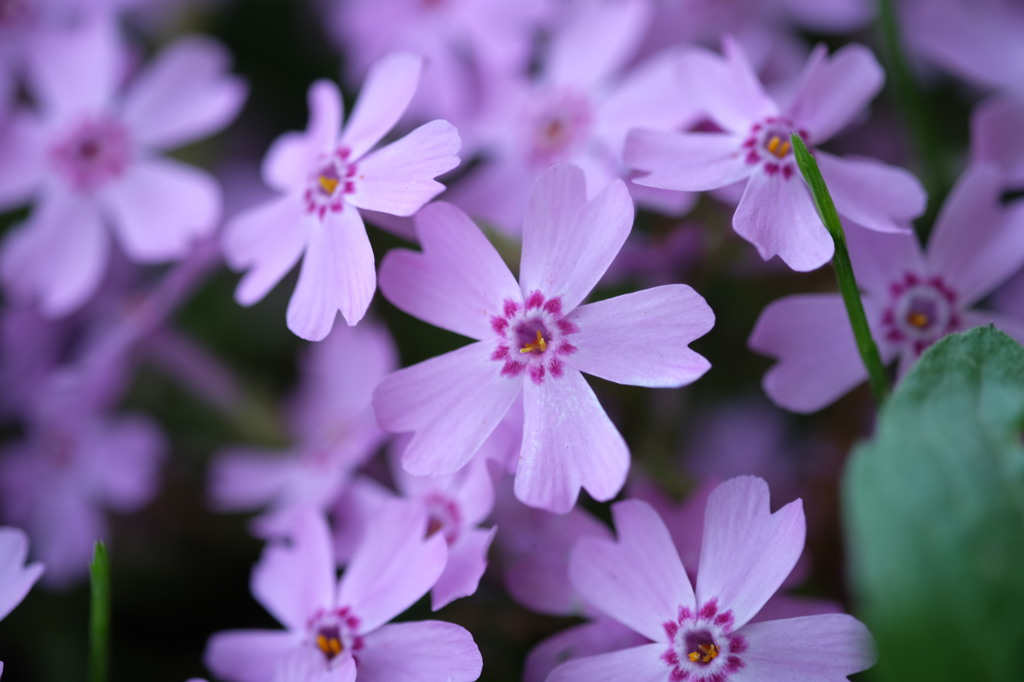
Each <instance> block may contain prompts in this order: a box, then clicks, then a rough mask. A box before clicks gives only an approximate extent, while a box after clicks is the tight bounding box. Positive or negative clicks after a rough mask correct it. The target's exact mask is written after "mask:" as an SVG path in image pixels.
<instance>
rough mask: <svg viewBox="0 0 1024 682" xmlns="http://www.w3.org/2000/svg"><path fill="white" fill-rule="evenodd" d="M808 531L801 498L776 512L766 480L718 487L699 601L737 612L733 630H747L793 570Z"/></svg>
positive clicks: (707, 522) (708, 522) (711, 501)
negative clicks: (715, 602)
mask: <svg viewBox="0 0 1024 682" xmlns="http://www.w3.org/2000/svg"><path fill="white" fill-rule="evenodd" d="M806 530H807V525H806V522H805V521H804V510H803V504H802V502H801V501H800V500H795V501H793V502H790V503H789V504H787V505H786V506H785V507H783V508H782V509H780V510H778V511H777V512H775V513H774V514H772V513H771V510H770V507H769V506H768V484H767V483H765V482H764V479H761V478H756V477H754V476H739V477H737V478H733V479H729V480H728V481H726V482H725V483H723V484H722V485H720V486H718V488H716V489H715V490H714V491H713V492H712V493H711V495H709V496H708V506H707V509H706V511H705V512H704V540H703V542H702V543H701V551H700V568H699V569H697V603H698V604H700V605H704V604H706V603H708V602H709V601H711V600H712V599H717V600H718V607H719V609H722V610H731V611H732V615H733V627H734V628H740V627H743V625H744V624H745V623H746V622H747V621H749V620H750V619H751V618H753V617H754V616H755V615H756V614H757V612H758V611H759V610H760V608H761V607H762V606H764V604H765V602H766V601H768V600H769V599H770V598H771V596H772V595H773V594H775V591H776V590H777V589H779V585H781V584H782V581H783V580H785V579H786V576H788V575H789V573H790V571H792V570H793V567H794V566H795V565H796V561H797V559H799V558H800V554H801V553H802V552H803V550H804V536H805V533H806Z"/></svg>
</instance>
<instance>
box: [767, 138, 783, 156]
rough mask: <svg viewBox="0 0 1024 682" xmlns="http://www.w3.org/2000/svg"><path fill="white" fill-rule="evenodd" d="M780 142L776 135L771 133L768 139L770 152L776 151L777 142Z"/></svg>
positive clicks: (777, 147) (777, 148)
mask: <svg viewBox="0 0 1024 682" xmlns="http://www.w3.org/2000/svg"><path fill="white" fill-rule="evenodd" d="M781 143H782V140H780V139H779V136H778V135H772V139H770V140H768V151H770V152H771V153H772V154H774V153H776V152H777V151H778V150H779V144H781Z"/></svg>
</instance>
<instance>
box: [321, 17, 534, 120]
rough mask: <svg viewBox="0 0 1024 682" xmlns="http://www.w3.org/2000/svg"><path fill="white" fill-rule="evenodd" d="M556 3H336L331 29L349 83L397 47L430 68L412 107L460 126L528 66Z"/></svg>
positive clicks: (416, 111) (416, 114) (329, 25)
mask: <svg viewBox="0 0 1024 682" xmlns="http://www.w3.org/2000/svg"><path fill="white" fill-rule="evenodd" d="M552 4H553V3H552V2H551V1H550V0H488V1H487V2H480V1H479V0H427V1H424V0H333V2H332V3H331V8H330V12H329V14H328V28H329V29H330V30H331V33H332V34H333V36H334V38H335V41H336V43H337V45H338V46H339V47H340V48H341V49H342V50H343V51H344V53H345V69H346V76H347V77H348V82H349V83H353V84H356V83H358V82H359V81H361V80H362V79H363V78H364V77H365V76H366V73H367V71H368V70H369V68H370V67H371V66H372V64H373V63H374V62H376V61H377V60H378V59H380V58H382V57H384V56H385V55H387V54H388V53H390V52H394V51H396V50H409V51H411V52H415V53H416V54H419V55H422V56H423V57H424V58H425V60H426V63H427V64H428V65H429V66H428V68H427V69H426V70H425V72H424V74H423V88H422V89H421V90H420V92H419V93H418V94H417V96H416V97H415V98H413V101H412V103H411V104H410V110H411V112H412V113H413V114H414V115H415V116H417V117H430V118H433V117H441V118H445V119H448V120H451V121H453V122H455V123H456V124H457V125H458V126H459V128H460V129H461V128H462V127H463V124H464V123H466V122H468V121H470V120H472V118H473V117H474V116H475V115H476V113H477V110H478V108H479V107H480V105H481V103H482V101H481V100H482V96H483V92H482V91H483V90H485V89H486V87H485V86H486V84H487V83H488V82H489V81H491V80H493V79H495V78H501V77H502V76H503V75H504V74H508V73H513V72H517V71H519V70H522V69H525V68H526V66H527V64H528V62H529V59H530V54H531V48H532V45H533V41H534V37H535V33H536V29H537V27H538V25H540V24H541V23H542V22H544V21H545V19H546V18H547V15H548V14H549V6H550V5H552Z"/></svg>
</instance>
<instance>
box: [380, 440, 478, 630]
mask: <svg viewBox="0 0 1024 682" xmlns="http://www.w3.org/2000/svg"><path fill="white" fill-rule="evenodd" d="M394 464H395V466H393V467H392V468H391V469H392V475H393V478H394V479H395V486H396V487H397V488H398V490H399V492H400V493H401V494H402V496H403V498H404V499H406V500H408V501H409V502H411V503H413V504H417V505H420V506H422V507H423V508H424V509H425V510H426V512H427V528H426V533H427V535H428V536H430V535H434V534H438V535H440V536H441V537H443V538H444V540H445V542H446V543H447V544H448V561H447V563H446V564H445V567H444V571H443V572H442V573H441V575H440V576H439V577H438V579H437V583H436V584H435V585H434V587H433V589H432V590H431V592H430V604H431V608H432V609H433V610H434V611H437V610H438V609H440V608H441V607H443V606H446V605H448V604H450V603H451V602H453V601H455V600H456V599H459V598H461V597H468V596H469V595H471V594H473V593H475V592H476V589H477V586H478V585H479V583H480V578H481V577H482V576H483V574H484V570H485V569H486V568H487V550H488V549H489V548H490V546H491V541H492V540H494V534H495V532H496V531H497V530H498V529H497V527H496V526H491V527H490V528H479V527H478V526H479V525H480V524H481V523H482V522H483V521H484V519H486V518H487V516H488V515H489V514H490V513H491V508H492V507H493V506H494V487H493V485H492V484H491V476H490V474H489V473H488V470H487V466H488V465H487V461H486V460H485V459H482V458H477V459H474V460H473V461H472V462H470V463H469V464H468V465H467V466H465V467H463V468H462V469H460V470H459V471H457V472H455V473H454V474H449V475H447V476H412V475H410V474H409V473H408V472H406V471H405V470H403V469H402V467H401V465H400V463H399V462H398V460H397V458H395V460H394Z"/></svg>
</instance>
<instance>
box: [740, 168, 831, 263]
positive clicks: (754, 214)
mask: <svg viewBox="0 0 1024 682" xmlns="http://www.w3.org/2000/svg"><path fill="white" fill-rule="evenodd" d="M732 227H733V229H734V230H736V233H737V234H739V235H740V236H741V237H743V238H744V239H746V240H747V241H748V242H750V243H751V244H753V245H754V246H756V247H757V251H758V253H760V254H761V258H763V259H765V260H768V259H769V258H771V257H772V256H775V255H777V256H778V257H779V258H781V259H782V260H783V262H785V264H786V265H788V266H789V267H791V268H792V269H794V270H796V271H798V272H806V271H808V270H814V269H816V268H820V267H821V266H822V265H824V264H825V263H827V262H828V261H829V260H830V259H831V258H832V253H833V250H834V248H835V247H834V245H833V243H832V237H831V236H830V235H829V233H828V230H826V229H825V226H824V225H823V224H822V222H821V218H819V217H818V212H817V211H816V210H815V208H814V202H813V201H812V200H811V194H810V192H809V191H808V189H807V185H806V184H804V182H803V180H802V179H800V178H799V177H796V176H794V177H791V178H789V179H788V180H787V179H785V178H783V177H781V176H780V175H778V174H776V175H768V174H767V173H764V172H762V171H757V172H755V173H754V174H753V175H751V176H750V180H749V181H747V188H746V190H744V192H743V198H742V199H740V205H739V206H737V207H736V213H735V214H734V215H733V217H732Z"/></svg>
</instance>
